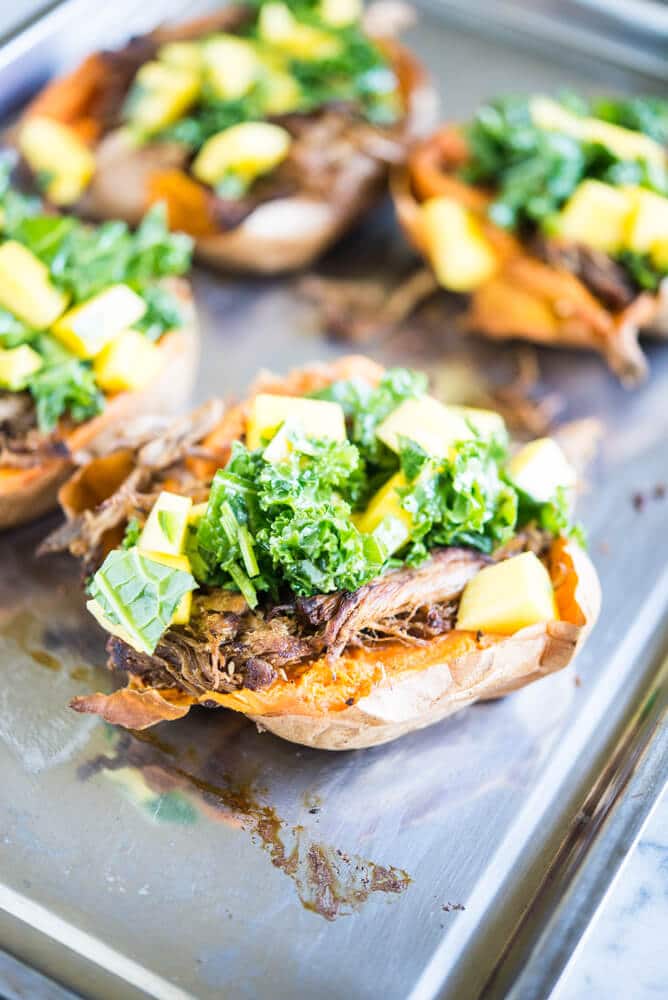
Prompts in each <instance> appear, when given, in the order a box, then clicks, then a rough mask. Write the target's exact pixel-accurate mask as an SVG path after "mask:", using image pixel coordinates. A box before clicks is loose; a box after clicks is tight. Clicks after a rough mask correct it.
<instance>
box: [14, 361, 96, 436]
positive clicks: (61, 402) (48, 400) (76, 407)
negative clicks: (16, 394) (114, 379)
mask: <svg viewBox="0 0 668 1000" xmlns="http://www.w3.org/2000/svg"><path fill="white" fill-rule="evenodd" d="M28 388H29V390H30V392H31V393H32V396H33V399H34V400H35V405H36V408H37V423H38V426H39V429H40V430H42V431H45V432H48V431H52V430H53V429H54V427H55V426H56V424H57V423H58V421H59V419H60V418H61V417H62V416H64V415H65V414H68V415H69V416H70V417H71V419H72V420H73V421H74V422H75V423H81V422H82V421H84V420H90V418H91V417H94V416H95V415H96V414H97V413H99V412H100V411H101V410H102V409H103V406H104V396H103V395H102V393H101V392H100V390H99V389H98V387H97V384H96V382H95V376H94V374H93V370H92V368H91V365H90V363H89V362H86V361H79V360H78V359H77V358H72V359H70V360H68V361H61V362H57V363H55V364H52V365H45V367H44V368H41V369H40V370H39V371H38V372H37V373H36V374H35V375H33V376H32V377H31V378H30V379H29V381H28Z"/></svg>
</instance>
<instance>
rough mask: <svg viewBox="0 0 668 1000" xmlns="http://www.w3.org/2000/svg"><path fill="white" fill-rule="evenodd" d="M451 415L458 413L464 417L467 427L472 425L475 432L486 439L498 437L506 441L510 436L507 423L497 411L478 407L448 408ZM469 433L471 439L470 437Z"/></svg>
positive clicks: (452, 406) (453, 406) (451, 406)
mask: <svg viewBox="0 0 668 1000" xmlns="http://www.w3.org/2000/svg"><path fill="white" fill-rule="evenodd" d="M448 410H449V411H450V412H451V413H453V414H454V413H457V414H459V416H460V417H463V418H464V420H465V421H466V423H467V425H471V426H472V427H473V430H474V431H475V432H476V433H477V434H479V435H480V436H481V437H484V438H492V437H497V438H499V439H500V440H502V441H503V440H505V439H506V437H507V436H508V431H507V428H506V422H505V420H504V419H503V417H502V416H501V414H500V413H497V412H496V411H495V410H484V409H482V408H481V407H478V406H455V405H450V406H448ZM470 436H471V435H470V433H469V437H470Z"/></svg>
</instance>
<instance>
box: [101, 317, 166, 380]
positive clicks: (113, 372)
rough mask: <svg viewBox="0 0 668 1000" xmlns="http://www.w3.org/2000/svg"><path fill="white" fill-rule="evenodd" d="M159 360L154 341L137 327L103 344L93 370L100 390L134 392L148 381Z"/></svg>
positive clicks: (159, 356) (155, 370)
mask: <svg viewBox="0 0 668 1000" xmlns="http://www.w3.org/2000/svg"><path fill="white" fill-rule="evenodd" d="M161 364H162V357H161V354H160V348H159V347H158V346H157V345H156V344H154V343H152V342H151V341H150V340H149V339H148V338H147V337H145V336H144V334H143V333H140V332H139V331H138V330H124V331H123V332H122V333H119V334H118V335H117V336H116V337H114V339H113V340H112V341H111V342H110V343H108V344H107V346H106V347H103V348H102V350H101V351H100V353H99V354H98V356H97V357H96V358H95V361H94V362H93V371H94V373H95V380H96V382H97V384H98V385H99V387H100V389H102V391H103V392H109V393H113V392H133V391H135V390H137V389H141V388H142V387H143V386H145V385H146V384H147V383H148V382H150V381H151V379H152V378H153V377H154V376H155V374H156V372H157V371H158V369H159V368H160V366H161Z"/></svg>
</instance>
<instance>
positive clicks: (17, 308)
mask: <svg viewBox="0 0 668 1000" xmlns="http://www.w3.org/2000/svg"><path fill="white" fill-rule="evenodd" d="M0 306H3V307H4V308H5V309H8V310H9V312H10V313H13V315H14V316H16V317H17V318H18V319H20V320H22V321H23V322H24V323H27V325H28V326H30V327H32V328H33V329H35V330H45V329H47V328H48V327H50V326H51V324H52V323H54V322H55V320H57V319H58V317H59V316H60V315H61V313H62V312H63V310H64V309H65V307H66V306H67V295H66V294H65V293H64V292H61V291H60V290H59V289H58V288H56V286H55V285H54V284H53V283H52V281H51V277H50V275H49V269H48V267H46V265H45V264H43V263H42V262H41V260H39V258H37V257H36V256H35V255H34V254H33V253H31V252H30V250H27V249H26V247H24V246H23V245H22V244H21V243H16V242H15V241H14V240H8V241H7V242H6V243H3V244H2V246H0Z"/></svg>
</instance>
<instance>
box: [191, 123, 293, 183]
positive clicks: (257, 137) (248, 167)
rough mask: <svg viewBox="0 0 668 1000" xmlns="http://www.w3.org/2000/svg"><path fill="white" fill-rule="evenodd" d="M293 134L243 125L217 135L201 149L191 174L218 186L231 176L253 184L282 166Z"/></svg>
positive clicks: (269, 126)
mask: <svg viewBox="0 0 668 1000" xmlns="http://www.w3.org/2000/svg"><path fill="white" fill-rule="evenodd" d="M290 143H291V138H290V133H289V132H287V131H286V130H285V129H284V128H281V127H280V125H273V124H271V122H241V123H240V124H239V125H232V126H231V127H230V128H226V129H224V131H222V132H218V134H217V135H214V136H212V137H211V138H210V139H208V140H207V141H206V142H205V143H204V145H203V146H202V148H201V150H200V151H199V154H198V155H197V158H196V159H195V162H194V163H193V166H192V171H193V174H194V175H195V177H197V179H198V180H200V181H203V182H204V184H210V185H212V186H215V185H216V184H218V183H219V182H220V181H222V180H223V179H224V178H225V177H226V176H227V175H228V174H234V175H235V176H236V177H238V178H239V179H240V180H241V181H242V182H243V183H245V184H251V183H252V182H253V181H254V180H255V178H256V177H259V176H260V175H261V174H266V173H269V171H270V170H273V169H274V168H275V167H277V166H278V164H279V163H281V162H282V161H283V160H284V159H285V157H286V156H287V154H288V150H289V149H290Z"/></svg>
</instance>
